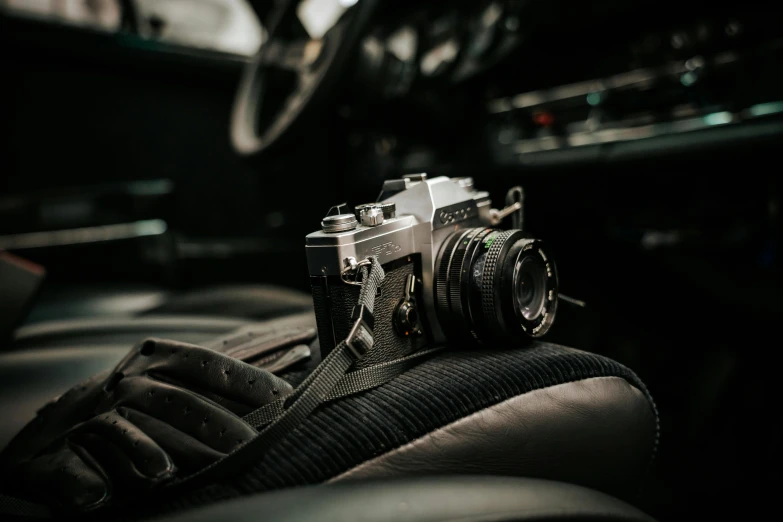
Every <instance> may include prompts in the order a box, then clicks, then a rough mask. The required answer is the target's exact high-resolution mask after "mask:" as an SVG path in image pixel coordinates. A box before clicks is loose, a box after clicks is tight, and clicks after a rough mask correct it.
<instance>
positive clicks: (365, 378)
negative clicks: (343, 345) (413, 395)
mask: <svg viewBox="0 0 783 522" xmlns="http://www.w3.org/2000/svg"><path fill="white" fill-rule="evenodd" d="M441 349H442V348H441V347H438V348H431V349H429V350H423V351H421V352H417V353H414V354H412V355H408V356H407V357H401V358H399V359H395V360H393V361H386V362H383V363H380V364H374V365H372V366H368V367H367V368H362V369H361V370H357V371H355V372H351V373H349V374H348V375H346V376H345V377H343V378H342V379H340V382H338V383H337V385H336V386H335V387H334V388H333V389H332V393H330V394H329V396H328V397H327V399H326V400H327V401H333V400H336V399H341V398H343V397H346V396H348V395H353V394H354V393H359V392H363V391H367V390H370V389H372V388H377V387H378V386H380V385H381V384H386V383H387V382H389V381H390V380H392V379H394V378H395V377H397V376H398V375H400V374H402V373H404V372H406V371H408V370H410V369H411V368H413V367H414V366H415V365H417V364H418V363H419V362H421V359H423V358H424V357H427V356H428V355H432V354H433V353H436V352H439V351H440V350H441Z"/></svg>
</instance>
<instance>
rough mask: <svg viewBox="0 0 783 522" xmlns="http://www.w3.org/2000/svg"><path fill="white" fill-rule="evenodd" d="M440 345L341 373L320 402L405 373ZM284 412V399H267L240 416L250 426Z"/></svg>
mask: <svg viewBox="0 0 783 522" xmlns="http://www.w3.org/2000/svg"><path fill="white" fill-rule="evenodd" d="M441 350H442V348H441V347H438V348H431V349H429V350H423V351H421V352H417V353H414V354H412V355H408V356H407V357H401V358H400V359H395V360H393V361H386V362H383V363H380V364H375V365H373V366H368V367H367V368H362V369H361V370H357V371H355V372H352V373H349V374H347V375H345V376H344V377H343V378H342V379H340V380H339V381H338V382H337V384H336V385H335V386H334V388H332V392H331V393H330V394H329V395H328V397H327V398H326V399H325V401H324V402H329V401H334V400H337V399H342V398H343V397H347V396H348V395H353V394H355V393H359V392H363V391H367V390H370V389H372V388H377V387H378V386H380V385H382V384H386V383H387V382H389V381H390V380H392V379H394V378H395V377H397V376H398V375H401V374H402V373H405V372H406V371H408V370H410V369H411V368H413V367H414V366H415V365H417V364H418V363H419V362H420V361H421V359H423V358H425V357H427V356H429V355H432V354H434V353H437V352H439V351H441ZM283 411H285V408H284V401H283V400H282V399H280V400H277V401H275V402H271V403H269V404H267V405H266V406H262V407H261V408H258V409H257V410H255V411H252V412H250V413H248V414H247V415H245V416H244V417H242V420H244V421H245V422H247V423H248V424H250V425H251V426H253V427H256V428H257V427H260V426H264V425H266V424H269V423H270V422H272V421H273V420H275V419H276V418H277V417H279V416H280V415H282V414H283Z"/></svg>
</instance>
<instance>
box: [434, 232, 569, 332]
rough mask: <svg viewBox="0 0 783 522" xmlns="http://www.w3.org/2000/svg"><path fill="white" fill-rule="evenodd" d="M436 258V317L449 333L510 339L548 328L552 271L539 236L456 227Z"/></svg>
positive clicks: (554, 279) (552, 296)
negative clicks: (538, 238) (459, 229)
mask: <svg viewBox="0 0 783 522" xmlns="http://www.w3.org/2000/svg"><path fill="white" fill-rule="evenodd" d="M437 263H438V265H437V266H438V273H437V277H436V294H437V295H436V303H437V307H438V317H439V319H440V322H441V325H442V326H443V328H444V331H445V333H446V335H447V336H448V337H449V338H454V339H463V338H465V336H466V335H469V336H470V337H471V338H472V339H474V340H476V341H478V342H480V343H492V342H495V343H502V344H508V343H511V344H515V343H519V342H520V341H522V340H523V339H525V338H527V337H540V336H541V335H543V334H545V333H546V332H547V331H548V330H549V328H550V327H551V325H552V322H553V321H554V316H555V311H556V309H557V270H556V267H555V264H554V261H553V259H552V257H551V256H550V255H548V254H547V253H546V252H545V250H544V245H543V243H542V242H541V241H539V240H537V239H535V238H532V237H530V236H529V235H527V234H526V233H524V232H522V231H521V230H508V231H500V230H493V229H488V228H474V229H467V230H462V231H458V232H455V233H454V234H453V235H452V236H451V237H449V238H448V239H447V240H446V242H445V243H444V247H443V249H442V250H441V252H440V253H439V257H438V261H437Z"/></svg>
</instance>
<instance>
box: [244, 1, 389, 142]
mask: <svg viewBox="0 0 783 522" xmlns="http://www.w3.org/2000/svg"><path fill="white" fill-rule="evenodd" d="M331 1H333V2H336V1H340V3H344V0H342V1H341V0H331ZM379 3H380V1H379V0H358V2H356V4H355V5H354V6H352V7H350V8H348V9H347V11H345V12H344V13H343V14H342V16H341V17H340V18H339V20H338V21H337V22H336V23H335V24H334V25H333V26H332V27H331V28H330V29H329V30H328V31H327V32H326V34H325V35H324V36H323V37H322V38H320V39H312V38H310V37H309V36H308V35H307V32H306V31H305V30H304V28H303V26H302V24H301V23H300V21H299V19H298V18H297V12H296V11H297V6H298V4H299V1H298V0H282V1H279V2H276V5H275V7H273V8H272V12H271V13H270V14H269V17H268V19H269V22H268V35H269V36H268V38H267V40H266V42H264V43H263V44H262V45H261V47H260V49H259V51H258V53H256V55H255V56H254V57H253V59H252V60H251V61H250V63H248V65H247V66H246V67H245V70H244V72H243V74H242V79H241V81H240V83H239V89H238V91H237V95H236V98H235V100H234V108H233V112H232V115H231V141H232V143H233V145H234V149H236V151H237V152H238V153H240V154H242V155H243V156H258V155H259V154H261V153H262V152H264V151H265V150H267V149H268V148H269V147H270V146H271V145H272V144H274V143H275V142H277V141H279V140H280V139H281V138H282V137H284V136H285V135H286V134H288V133H290V131H291V130H292V128H293V127H294V124H295V123H296V122H297V121H300V120H301V119H302V116H303V115H306V114H307V113H308V112H309V111H311V110H312V108H313V106H314V105H315V104H316V103H317V101H318V100H319V99H322V98H324V97H325V95H326V94H328V92H329V91H330V90H332V89H333V88H334V86H335V84H336V83H337V80H338V79H339V78H340V76H341V74H342V73H343V71H344V70H345V68H346V65H347V64H348V62H349V59H350V57H351V53H352V52H353V50H354V49H356V47H357V45H358V41H359V38H360V37H361V35H362V33H363V31H364V29H365V27H366V26H367V24H368V22H369V20H370V17H371V15H372V13H373V11H374V10H375V8H376V7H377V6H378V4H379ZM253 4H254V8H257V7H258V6H257V4H255V2H254V3H253ZM259 14H260V13H259ZM273 72H279V73H283V74H285V75H286V76H287V77H288V78H289V79H290V78H291V77H293V80H294V81H292V82H289V83H290V84H291V86H289V87H288V88H286V91H287V92H286V93H285V94H284V95H283V97H284V99H285V101H284V102H283V103H282V104H281V105H280V106H278V107H269V106H267V107H264V101H266V102H267V103H269V100H268V99H267V100H264V99H263V98H264V96H265V93H267V92H268V89H267V87H268V86H269V81H268V80H269V76H270V74H271V73H273ZM262 109H263V110H262Z"/></svg>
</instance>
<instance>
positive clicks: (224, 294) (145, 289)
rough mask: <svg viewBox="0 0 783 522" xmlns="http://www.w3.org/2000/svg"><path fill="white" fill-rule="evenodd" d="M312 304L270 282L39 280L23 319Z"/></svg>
mask: <svg viewBox="0 0 783 522" xmlns="http://www.w3.org/2000/svg"><path fill="white" fill-rule="evenodd" d="M312 304H313V301H312V298H311V297H310V294H308V293H305V292H300V291H296V290H290V289H287V288H283V287H279V286H274V285H220V286H212V287H206V288H199V289H196V290H190V291H175V290H166V289H162V288H159V287H155V286H152V285H140V284H135V285H105V286H92V285H91V286H86V285H82V286H67V287H48V286H44V288H43V290H42V292H41V295H40V296H39V298H38V299H37V300H36V302H35V305H34V306H33V308H32V310H31V311H30V314H29V315H28V317H27V321H26V323H27V324H32V323H39V322H44V321H62V320H66V319H76V318H85V319H96V318H100V317H115V318H121V317H131V316H138V315H191V316H194V315H195V316H209V317H213V318H214V317H225V318H232V319H255V320H262V319H268V318H273V317H280V316H283V315H289V314H292V313H298V312H303V311H309V310H310V309H311V308H312Z"/></svg>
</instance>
